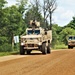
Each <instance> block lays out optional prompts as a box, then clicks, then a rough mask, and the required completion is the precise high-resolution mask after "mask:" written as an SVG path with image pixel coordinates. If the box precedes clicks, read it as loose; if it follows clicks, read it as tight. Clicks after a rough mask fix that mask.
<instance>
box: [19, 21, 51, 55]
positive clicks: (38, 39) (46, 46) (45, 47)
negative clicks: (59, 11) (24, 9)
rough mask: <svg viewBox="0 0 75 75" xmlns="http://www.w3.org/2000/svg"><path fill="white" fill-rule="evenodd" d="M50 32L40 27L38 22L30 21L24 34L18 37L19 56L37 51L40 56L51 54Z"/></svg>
mask: <svg viewBox="0 0 75 75" xmlns="http://www.w3.org/2000/svg"><path fill="white" fill-rule="evenodd" d="M51 41H52V30H48V29H44V28H42V27H40V22H37V21H34V20H31V21H30V26H29V27H28V28H27V29H26V34H25V35H21V36H20V54H21V55H24V54H25V53H26V54H30V53H31V51H32V50H39V51H41V52H42V54H47V53H51Z"/></svg>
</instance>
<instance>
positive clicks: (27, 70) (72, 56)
mask: <svg viewBox="0 0 75 75" xmlns="http://www.w3.org/2000/svg"><path fill="white" fill-rule="evenodd" d="M4 58H5V59H4ZM4 58H3V57H0V75H75V50H74V49H69V50H56V51H52V53H51V54H47V55H42V54H41V53H32V54H31V55H24V56H21V55H13V56H8V57H4ZM2 59H3V60H2ZM6 59H7V60H6Z"/></svg>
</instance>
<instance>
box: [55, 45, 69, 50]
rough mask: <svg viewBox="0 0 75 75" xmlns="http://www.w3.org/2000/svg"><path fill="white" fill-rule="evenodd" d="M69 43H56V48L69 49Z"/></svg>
mask: <svg viewBox="0 0 75 75" xmlns="http://www.w3.org/2000/svg"><path fill="white" fill-rule="evenodd" d="M67 48H68V47H67V45H64V44H60V45H55V47H54V49H67Z"/></svg>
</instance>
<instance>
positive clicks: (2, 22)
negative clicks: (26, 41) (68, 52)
mask: <svg viewBox="0 0 75 75" xmlns="http://www.w3.org/2000/svg"><path fill="white" fill-rule="evenodd" d="M27 2H28V1H27V0H18V2H17V5H12V6H10V7H5V4H7V2H6V1H5V0H0V51H2V52H3V51H4V52H6V51H12V46H13V44H14V42H13V37H14V36H15V35H19V36H20V35H21V34H23V33H25V29H26V27H27V26H28V24H29V21H30V20H31V19H37V20H38V21H40V22H41V26H42V27H44V28H45V27H46V25H44V18H43V16H42V14H41V12H38V10H39V8H38V10H36V8H37V7H36V6H31V5H29V6H27ZM34 10H35V11H34ZM47 25H48V26H49V24H48V22H47ZM52 30H53V31H52V32H53V33H52V35H53V40H52V47H54V46H55V45H59V44H67V39H66V38H67V36H68V35H75V17H73V20H72V21H71V22H70V23H69V24H67V25H66V26H64V27H60V26H59V25H57V24H53V25H52Z"/></svg>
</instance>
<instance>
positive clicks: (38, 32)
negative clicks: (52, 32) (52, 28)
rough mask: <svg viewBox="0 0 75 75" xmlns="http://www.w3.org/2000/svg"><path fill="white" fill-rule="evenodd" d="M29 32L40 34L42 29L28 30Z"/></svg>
mask: <svg viewBox="0 0 75 75" xmlns="http://www.w3.org/2000/svg"><path fill="white" fill-rule="evenodd" d="M27 34H28V35H30V34H37V35H38V34H40V30H27Z"/></svg>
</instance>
